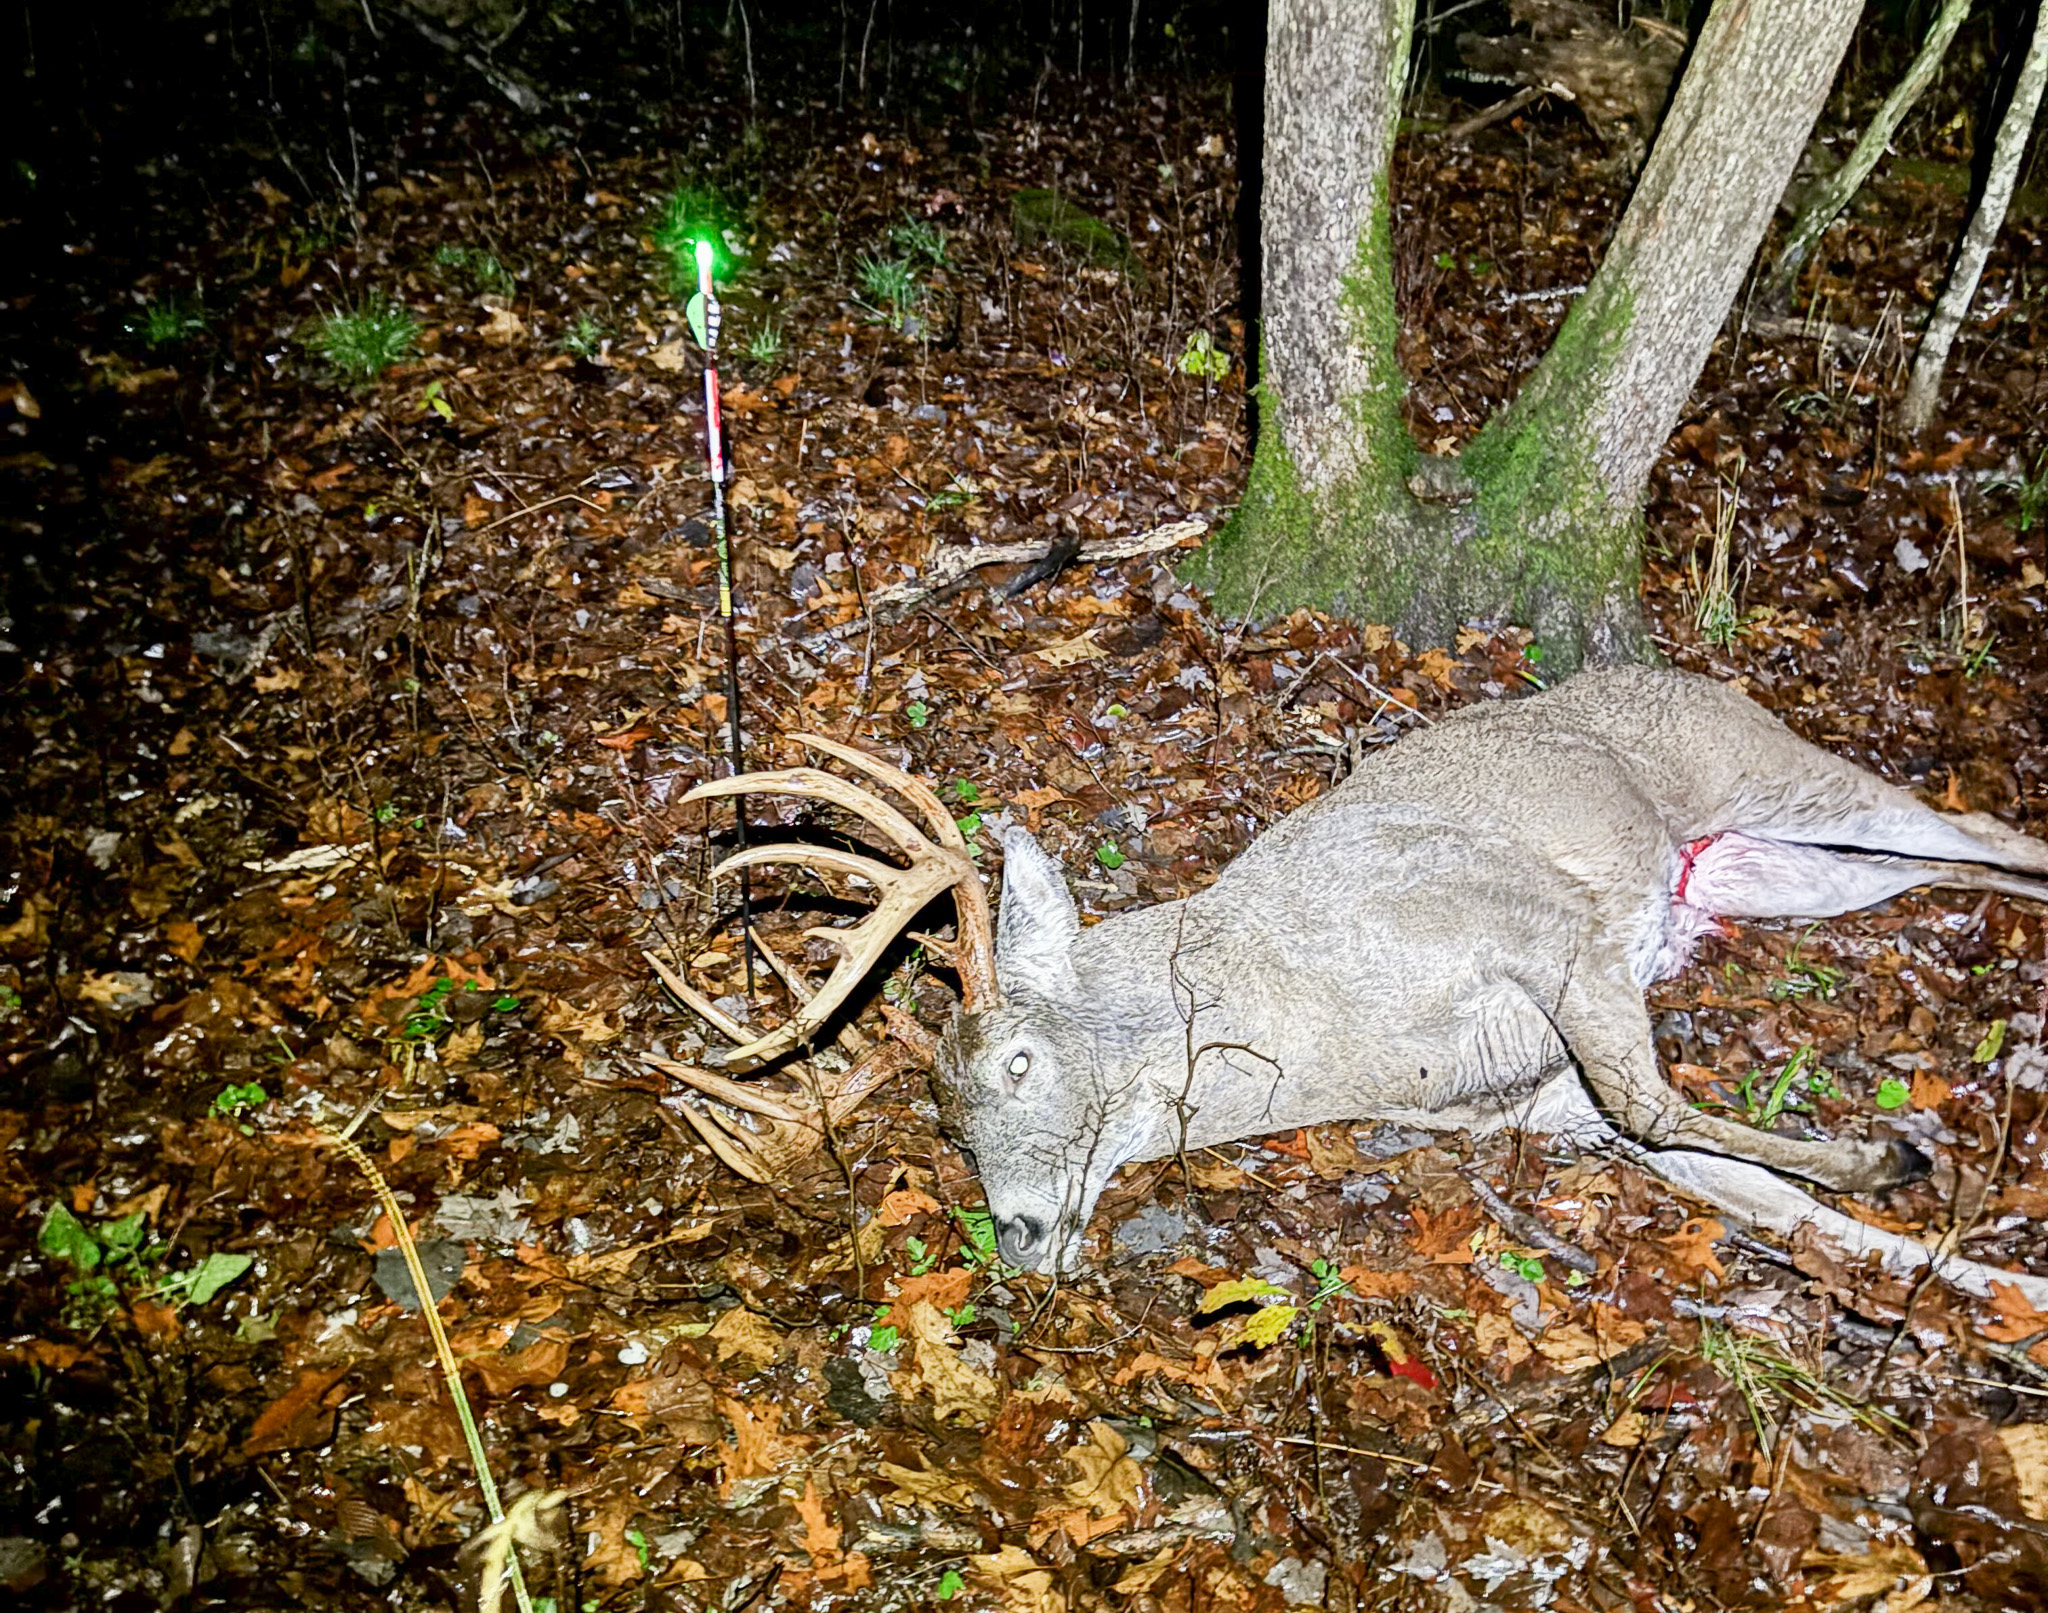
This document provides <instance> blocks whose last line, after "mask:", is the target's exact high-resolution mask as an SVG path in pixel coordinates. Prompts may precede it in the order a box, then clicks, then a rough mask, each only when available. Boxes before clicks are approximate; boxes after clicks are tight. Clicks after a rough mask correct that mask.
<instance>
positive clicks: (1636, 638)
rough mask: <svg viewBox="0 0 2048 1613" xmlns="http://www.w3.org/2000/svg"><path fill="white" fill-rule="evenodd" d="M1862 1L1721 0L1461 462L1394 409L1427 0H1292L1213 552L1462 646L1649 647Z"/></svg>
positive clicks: (1204, 572)
mask: <svg viewBox="0 0 2048 1613" xmlns="http://www.w3.org/2000/svg"><path fill="white" fill-rule="evenodd" d="M1859 10H1860V5H1859V0H1719V3H1718V4H1717V5H1716V6H1715V7H1714V10H1713V12H1712V13H1711V14H1710V15H1709V17H1708V19H1707V22H1706V25H1705V28H1704V29H1703V30H1702V32H1701V34H1700V37H1699V40H1698V42H1697V44H1696V45H1695V47H1694V50H1693V53H1692V57H1691V61H1690V63H1689V65H1688V67H1687V69H1686V73H1685V76H1684V78H1683V80H1682V81H1681V82H1680V84H1679V87H1678V91H1677V93H1676V95H1675V97H1674V98H1673V101H1672V105H1671V110H1670V111H1669V113H1668V114H1667V115H1666V117H1665V120H1664V126H1663V128H1662V129H1661V130H1660V131H1659V132H1658V134H1657V137H1656V142H1655V145H1654V146H1653V148H1652V150H1651V153H1650V160H1649V163H1648V165H1647V166H1646V167H1645V169H1644V171H1643V175H1642V178H1641V180H1640V181H1639V183H1638V185H1637V189H1636V192H1635V195H1634V197H1633V198H1632V200H1631V201H1630V204H1629V207H1628V211H1627V212H1626V214H1625V215H1624V216H1623V219H1622V221H1621V224H1620V226H1619V228H1618V230H1617V231H1616V235H1615V239H1614V242H1613V245H1612V246H1611V247H1610V248H1609V250H1608V253H1607V256H1606V259H1605V260H1604V261H1603V263H1602V264H1601V267H1600V270H1599V272H1598V273H1597V274H1596V275H1595V276H1594V279H1593V282H1592V284H1591V285H1590V286H1589V287H1588V289H1587V291H1586V294H1585V296H1584V297H1583V298H1582V299H1581V300H1580V302H1579V304H1578V306H1577V307H1575V308H1574V309H1573V310H1572V312H1571V314H1570V316H1569V317H1568V318H1567V319H1566V321H1565V324H1564V328H1563V329H1562V330H1561V331H1560V332H1559V334H1558V338H1557V341H1556V343H1555V344H1554V345H1553V347H1552V349H1551V351H1550V353H1549V354H1548V355H1547V356H1546V357H1545V359H1544V361H1543V363H1542V364H1541V365H1540V366H1539V367H1538V369H1537V370H1536V372H1535V374H1534V375H1532V376H1531V377H1530V379H1529V381H1528V383H1527V384H1526V385H1525V386H1524V387H1523V389H1522V393H1521V396H1520V397H1518V398H1517V399H1516V401H1515V403H1514V404H1513V406H1512V407H1511V408H1509V409H1508V410H1507V411H1505V413H1504V414H1502V415H1501V416H1500V417H1498V418H1496V419H1495V420H1494V421H1492V422H1490V423H1489V424H1488V426H1487V427H1486V429H1485V430H1484V431H1482V432H1481V434H1480V436H1479V437H1478V438H1477V439H1476V440H1475V441H1474V442H1473V443H1472V445H1471V446H1470V448H1469V449H1468V450H1467V452H1466V453H1465V455H1464V456H1463V459H1462V462H1461V463H1460V464H1457V465H1452V464H1450V463H1448V462H1444V461H1436V460H1425V459H1422V458H1421V457H1420V456H1419V455H1418V453H1417V451H1416V447H1415V444H1414V442H1413V441H1412V439H1411V438H1410V437H1409V435H1408V433H1407V431H1406V429H1405V427H1404V425H1403V422H1402V419H1401V414H1400V398H1401V392H1402V378H1401V375H1400V372H1399V367H1398V364H1397V362H1396V355H1395V337H1396V334H1397V330H1396V321H1395V314H1394V301H1393V277H1392V246H1391V235H1390V230H1389V223H1388V220H1389V212H1388V207H1387V160H1388V157H1389V155H1390V153H1391V149H1392V143H1393V131H1394V123H1395V117H1396V113H1397V112H1398V104H1399V92H1400V85H1401V81H1402V77H1403V75H1404V73H1405V70H1406V65H1407V41H1408V32H1409V23H1410V20H1411V16H1412V6H1411V3H1410V0H1378V3H1373V4H1367V3H1361V0H1351V3H1348V4H1347V3H1344V0H1273V4H1272V7H1271V11H1270V13H1269V22H1268V44H1267V73H1266V177H1265V193H1264V212H1265V220H1264V226H1263V229H1262V246H1263V249H1264V252H1265V280H1264V307H1265V324H1264V340H1263V342H1262V344H1261V346H1262V353H1263V358H1262V363H1261V370H1262V374H1261V377H1260V385H1259V410H1260V429H1259V439H1258V444H1257V448H1256V450H1255V452H1254V456H1253V462H1252V470H1251V475H1250V478H1249V481H1248V485H1247V487H1246V491H1245V499H1244V503H1243V505H1242V506H1241V507H1240V510H1239V513H1238V516H1237V518H1236V520H1234V521H1233V522H1232V523H1231V525H1230V527H1229V528H1228V529H1227V530H1226V531H1225V532H1224V533H1223V534H1222V535H1221V536H1220V537H1219V538H1218V539H1217V540H1216V541H1214V542H1213V543H1212V544H1211V545H1210V546H1209V547H1208V548H1207V549H1205V550H1204V551H1203V552H1202V554H1201V555H1199V556H1198V557H1197V560H1196V563H1195V565H1194V566H1193V568H1192V572H1193V575H1194V576H1195V579H1196V580H1197V581H1200V582H1205V583H1207V584H1209V585H1210V586H1212V587H1214V588H1215V590H1216V595H1217V602H1218V604H1219V606H1220V607H1221V608H1223V609H1224V610H1226V611H1230V612H1233V613H1236V614H1242V615H1257V614H1277V613H1281V612H1285V611H1287V610H1291V609H1293V608H1295V607H1296V606H1300V605H1313V606H1317V607H1321V608H1327V609H1334V610H1338V611H1342V612H1345V613H1348V614H1353V615H1357V616H1362V617H1365V618H1367V619H1370V620H1374V621H1381V622H1386V623H1389V624H1391V625H1393V626H1394V627H1395V628H1396V629H1397V630H1398V631H1400V632H1401V633H1402V635H1403V636H1404V637H1407V638H1409V639H1411V640H1414V641H1420V642H1445V641H1447V640H1448V639H1449V638H1450V636H1451V634H1452V632H1453V630H1454V629H1455V628H1456V626H1457V625H1458V623H1460V622H1461V621H1470V620H1492V621H1499V620H1503V619H1509V620H1518V621H1521V622H1525V623H1527V624H1529V625H1531V626H1533V627H1535V629H1536V630H1537V633H1538V635H1539V638H1540V639H1541V640H1542V642H1543V643H1544V645H1545V648H1546V651H1547V652H1548V653H1550V654H1551V655H1552V657H1553V659H1554V661H1556V662H1557V663H1560V664H1563V665H1571V664H1575V663H1576V662H1577V661H1578V660H1579V659H1580V658H1581V657H1582V656H1585V655H1588V654H1590V655H1591V656H1593V657H1595V658H1599V659H1607V658H1616V657H1622V656H1628V655H1632V654H1637V653H1640V652H1641V650H1642V648H1643V641H1642V637H1641V631H1640V617H1639V607H1638V604H1637V590H1638V581H1639V565H1640V559H1639V549H1640V536H1641V508H1642V503H1643V499H1644V495H1645V492H1646V490H1647V486H1648V479H1649V473H1650V468H1651V466H1652V465H1653V464H1654V462H1655V460H1656V456H1657V455H1658V453H1659V452H1661V451H1662V449H1663V447H1664V444H1665V441H1666V439H1667V438H1668V437H1669V436H1670V433H1671V431H1672V429H1673V427H1674V426H1676V424H1677V422H1678V416H1679V411H1680V410H1681V409H1682V408H1683V406H1684V404H1685V400H1686V398H1687V396H1688V395H1689V394H1690V392H1691V390H1692V386H1693V383H1694V382H1695V381H1696V380H1697V379H1698V376H1699V372H1700V367H1701V365H1702V364H1703V363H1704V362H1705V359H1706V355H1707V352H1708V349H1709V348H1710V346H1711V344H1712V342H1713V340H1714V337H1715V334H1716V333H1717V332H1718V331H1719V330H1720V328H1721V325H1722V322H1723V320H1724V319H1725V317H1726V315H1727V311H1728V308H1729V305H1730V303H1731V302H1732V301H1733V300H1734V296H1735V293H1736V291H1737V289H1738V288H1739V287H1740V285H1741V282H1742V278H1743V276H1744V275H1745V274H1746V273H1747V271H1748V269H1749V266H1750V264H1751V263H1752V262H1753V261H1754V258H1755V255H1756V250H1757V247H1758V245H1759V243H1760V242H1761V240H1762V238H1763V232H1764V229H1765V226H1766V225H1767V224H1768V222H1769V220H1770V217H1771V213H1772V210H1773V208H1774V207H1775V206H1776V204H1777V200H1778V198H1779V197H1780V196H1781V195H1782V194H1783V193H1784V187H1785V183H1786V180H1787V179H1788V178H1789V177H1790V175H1791V172H1792V167H1793V164H1794V163H1795V162H1796V161H1797V160H1798V157H1799V153H1800V151H1801V150H1802V149H1803V148H1804V145H1805V142H1806V139H1807V136H1808V134H1809V133H1810V132H1811V130H1812V127H1813V122H1814V119H1815V118H1816V117H1817V116H1818V115H1819V112H1820V108H1821V105H1822V103H1823V101H1824V100H1825V99H1826V96H1827V91H1828V87H1829V85H1830V84H1831V82H1832V81H1833V77H1834V71H1835V67H1836V64H1837V63H1838V62H1839V61H1840V59H1841V54H1842V51H1843V50H1844V48H1845V47H1846V46H1847V43H1848V38H1849V34H1850V32H1851V30H1852V29H1853V28H1854V26H1855V22H1856V18H1857V15H1858V12H1859Z"/></svg>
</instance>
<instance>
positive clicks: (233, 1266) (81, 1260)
mask: <svg viewBox="0 0 2048 1613" xmlns="http://www.w3.org/2000/svg"><path fill="white" fill-rule="evenodd" d="M36 1247H37V1248H39V1249H41V1250H42V1252H43V1253H44V1254H46V1255H49V1256H50V1257H51V1258H52V1259H55V1260H61V1261H63V1262H64V1263H65V1264H66V1265H68V1266H70V1267H71V1269H72V1270H73V1271H74V1272H75V1273H77V1275H76V1276H75V1277H73V1278H72V1279H71V1281H69V1282H67V1283H66V1284H65V1285H64V1292H65V1295H66V1301H65V1306H64V1320H65V1323H66V1325H67V1326H70V1327H73V1328H76V1329H78V1330H79V1331H81V1332H85V1331H89V1330H91V1329H92V1328H95V1327H98V1326H99V1325H100V1324H101V1323H102V1322H104V1321H105V1320H106V1319H107V1318H108V1317H109V1316H111V1315H113V1313H114V1312H115V1311H116V1310H117V1309H119V1308H120V1304H121V1295H122V1290H123V1288H124V1287H125V1288H128V1289H130V1290H131V1291H132V1297H134V1298H136V1299H157V1300H164V1301H167V1302H168V1303H170V1304H171V1305H174V1306H185V1305H204V1304H205V1303H206V1302H207V1301H208V1300H210V1299H212V1298H213V1296H214V1295H216V1294H218V1293H219V1292H220V1291H221V1290H222V1289H223V1288H225V1287H227V1285H228V1284H229V1283H231V1282H233V1281H234V1280H235V1279H236V1278H237V1277H239V1276H241V1275H242V1273H243V1272H245V1271H247V1270H248V1269H249V1268H250V1266H251V1265H253V1264H254V1263H255V1262H254V1260H253V1259H252V1258H251V1257H250V1256H248V1255H230V1254H211V1255H208V1256H207V1257H206V1258H205V1259H204V1260H202V1261H200V1262H199V1264H198V1265H196V1266H194V1267H193V1268H192V1269H191V1270H190V1271H183V1272H179V1273H178V1274H177V1275H176V1276H174V1277H170V1278H168V1279H156V1278H155V1274H156V1269H157V1268H158V1267H159V1266H161V1265H162V1264H163V1262H164V1259H165V1258H166V1257H167V1256H168V1255H169V1254H170V1245H169V1244H166V1243H159V1242H158V1241H157V1240H156V1239H154V1238H152V1237H150V1235H149V1218H148V1216H147V1215H146V1214H145V1213H144V1212H142V1211H141V1210H137V1211H136V1212H135V1213H134V1214H133V1215H124V1216H122V1217H121V1218H120V1219H119V1220H117V1221H102V1222H101V1223H100V1224H99V1225H98V1226H88V1225H86V1223H85V1222H83V1221H81V1220H79V1219H78V1217H77V1216H75V1215H73V1214H72V1213H71V1212H70V1211H69V1210H68V1209H66V1208H65V1207H64V1206H63V1205H62V1204H53V1205H51V1206H50V1213H49V1214H48V1215H46V1216H44V1217H43V1225H42V1229H41V1231H39V1232H38V1233H37V1234H36ZM153 1279H155V1280H153Z"/></svg>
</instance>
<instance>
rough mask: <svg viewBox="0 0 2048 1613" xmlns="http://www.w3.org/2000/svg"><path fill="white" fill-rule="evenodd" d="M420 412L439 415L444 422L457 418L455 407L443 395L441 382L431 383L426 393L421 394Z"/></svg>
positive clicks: (428, 384)
mask: <svg viewBox="0 0 2048 1613" xmlns="http://www.w3.org/2000/svg"><path fill="white" fill-rule="evenodd" d="M420 412H421V413H422V414H437V415H439V416H440V417H441V418H442V419H443V420H453V419H454V418H455V405H454V404H452V403H450V402H449V401H448V399H447V398H446V397H445V396H443V395H442V392H441V383H440V382H439V381H429V382H428V383H427V389H426V391H424V392H422V393H421V394H420Z"/></svg>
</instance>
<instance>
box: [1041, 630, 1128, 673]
mask: <svg viewBox="0 0 2048 1613" xmlns="http://www.w3.org/2000/svg"><path fill="white" fill-rule="evenodd" d="M1031 653H1032V654H1033V655H1035V656H1037V657H1038V658H1039V659H1040V660H1041V661H1043V662H1044V663H1045V664H1046V665H1047V666H1073V665H1074V664H1075V663H1076V662H1080V661H1098V660H1100V659H1101V658H1102V657H1103V656H1105V655H1107V654H1109V651H1107V650H1105V649H1104V648H1103V647H1102V646H1101V645H1100V644H1097V643H1096V642H1095V629H1094V628H1092V627H1091V628H1089V629H1088V631H1087V632H1085V633H1076V634H1075V635H1074V636H1073V637H1072V638H1063V639H1061V640H1059V641H1058V642H1057V643H1054V644H1042V645H1040V646H1039V647H1038V648H1037V649H1035V650H1033V651H1031Z"/></svg>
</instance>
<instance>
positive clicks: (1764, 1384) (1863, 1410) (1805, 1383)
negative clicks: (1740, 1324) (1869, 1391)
mask: <svg viewBox="0 0 2048 1613" xmlns="http://www.w3.org/2000/svg"><path fill="white" fill-rule="evenodd" d="M1700 1359H1701V1360H1703V1361H1705V1362H1706V1363H1707V1365H1709V1366H1711V1367H1712V1368H1714V1370H1715V1371H1717V1372H1719V1373H1720V1374H1721V1376H1722V1377H1724V1378H1726V1379H1727V1380H1728V1382H1729V1383H1731V1384H1732V1385H1734V1387H1735V1391H1736V1393H1737V1394H1739V1395H1740V1396H1741V1397H1742V1404H1743V1407H1744V1409H1745V1410H1746V1411H1747V1412H1748V1414H1749V1423H1750V1427H1751V1428H1752V1429H1753V1430H1754V1431H1755V1434H1756V1439H1757V1444H1758V1445H1759V1446H1760V1447H1761V1448H1762V1449H1763V1451H1764V1453H1765V1454H1766V1455H1768V1454H1769V1453H1770V1451H1771V1429H1772V1427H1773V1425H1777V1424H1780V1423H1781V1422H1782V1419H1781V1418H1780V1417H1778V1416H1775V1415H1766V1413H1765V1407H1764V1402H1765V1400H1766V1399H1767V1398H1768V1399H1774V1400H1779V1401H1783V1402H1785V1403H1787V1404H1789V1405H1791V1406H1793V1407H1795V1408H1797V1409H1798V1410H1800V1411H1803V1412H1807V1413H1809V1414H1813V1415H1818V1416H1824V1417H1825V1416H1830V1415H1832V1416H1834V1417H1843V1416H1846V1417H1848V1418H1850V1419H1852V1420H1853V1421H1855V1422H1858V1423H1861V1424H1862V1425H1863V1426H1864V1427H1865V1428H1868V1429H1870V1430H1871V1431H1872V1432H1874V1433H1880V1434H1897V1433H1901V1432H1903V1431H1904V1429H1905V1424H1903V1423H1901V1422H1900V1421H1899V1420H1898V1419H1897V1418H1896V1417H1893V1416H1892V1415H1891V1414H1890V1413H1888V1412H1885V1411H1881V1410H1879V1409H1878V1408H1876V1407H1874V1406H1870V1405H1866V1404H1865V1403H1864V1402H1862V1401H1860V1400H1856V1399H1854V1398H1852V1397H1851V1396H1849V1395H1846V1394H1844V1393H1843V1392H1842V1391H1841V1390H1839V1389H1836V1388H1834V1387H1832V1386H1831V1385H1830V1384H1828V1383H1827V1382H1825V1381H1824V1380H1822V1379H1821V1378H1819V1377H1817V1376H1816V1375H1815V1374H1814V1372H1813V1371H1812V1369H1811V1368H1809V1367H1805V1366H1802V1365H1801V1364H1800V1363H1799V1362H1797V1361H1794V1360H1793V1359H1792V1358H1791V1357H1789V1356H1787V1355H1785V1354H1783V1353H1782V1352H1780V1351H1779V1350H1778V1349H1777V1348H1775V1347H1774V1346H1773V1345H1771V1344H1769V1343H1768V1342H1766V1341H1765V1340H1763V1339H1760V1338H1756V1337H1754V1336H1752V1335H1750V1334H1747V1333H1738V1332H1736V1331H1735V1330H1734V1329H1733V1328H1729V1327H1725V1326H1723V1325H1722V1324H1720V1323H1718V1322H1707V1323H1704V1324H1702V1326H1701V1328H1700Z"/></svg>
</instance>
